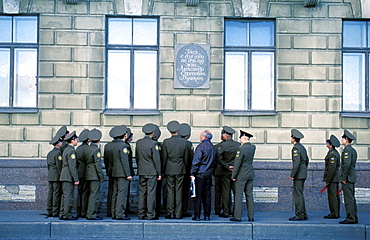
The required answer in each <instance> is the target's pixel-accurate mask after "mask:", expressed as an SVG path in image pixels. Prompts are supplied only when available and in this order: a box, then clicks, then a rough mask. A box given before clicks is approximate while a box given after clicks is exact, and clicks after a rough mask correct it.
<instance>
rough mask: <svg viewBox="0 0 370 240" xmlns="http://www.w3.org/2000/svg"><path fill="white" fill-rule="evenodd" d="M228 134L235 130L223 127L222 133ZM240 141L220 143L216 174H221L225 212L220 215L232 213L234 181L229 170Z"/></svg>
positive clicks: (232, 164)
mask: <svg viewBox="0 0 370 240" xmlns="http://www.w3.org/2000/svg"><path fill="white" fill-rule="evenodd" d="M225 133H226V134H228V135H230V136H232V135H233V134H234V133H235V131H234V129H232V128H230V127H227V126H225V127H223V131H222V133H221V134H225ZM239 146H240V143H238V142H236V141H234V140H232V139H227V140H226V141H223V142H221V143H220V144H218V146H217V149H218V158H217V168H216V171H217V173H216V171H215V175H216V174H217V175H220V176H221V198H222V211H223V213H222V214H221V215H220V217H229V214H230V211H231V209H230V206H231V205H232V204H231V198H230V196H231V190H233V192H234V194H235V189H234V183H233V181H232V180H231V173H232V172H231V171H230V170H229V167H230V166H234V159H235V155H236V152H237V151H238V150H239Z"/></svg>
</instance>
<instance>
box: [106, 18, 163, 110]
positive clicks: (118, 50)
mask: <svg viewBox="0 0 370 240" xmlns="http://www.w3.org/2000/svg"><path fill="white" fill-rule="evenodd" d="M107 29H108V31H107V38H106V39H107V40H106V50H107V76H106V79H107V84H106V111H105V112H106V113H108V114H109V113H113V114H118V113H123V114H125V113H124V112H126V114H127V113H130V114H131V113H132V112H136V113H137V112H146V114H150V113H153V114H158V112H157V109H158V103H157V102H158V100H157V99H158V97H157V88H158V87H157V85H158V84H157V82H158V81H157V79H158V19H157V18H117V17H109V18H107Z"/></svg>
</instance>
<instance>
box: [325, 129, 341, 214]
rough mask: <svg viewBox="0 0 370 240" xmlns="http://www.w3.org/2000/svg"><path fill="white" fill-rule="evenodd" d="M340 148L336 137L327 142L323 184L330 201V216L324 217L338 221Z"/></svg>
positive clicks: (331, 137) (332, 136)
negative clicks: (337, 148) (338, 149)
mask: <svg viewBox="0 0 370 240" xmlns="http://www.w3.org/2000/svg"><path fill="white" fill-rule="evenodd" d="M339 146H340V142H339V140H338V138H336V137H335V136H334V135H331V136H330V139H328V140H326V147H327V148H328V149H329V151H328V153H327V154H326V156H325V171H324V178H323V182H325V184H326V187H327V192H328V201H329V209H330V214H328V215H327V216H324V218H326V219H337V218H339V214H340V211H339V206H340V197H339V194H338V195H337V194H336V193H337V192H338V190H339V166H340V156H339V153H338V151H337V150H336V149H335V148H336V147H339Z"/></svg>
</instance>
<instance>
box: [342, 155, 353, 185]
mask: <svg viewBox="0 0 370 240" xmlns="http://www.w3.org/2000/svg"><path fill="white" fill-rule="evenodd" d="M351 157H352V155H351V154H350V153H349V152H348V151H346V149H344V150H343V152H342V167H341V172H340V180H341V181H347V180H348V174H349V169H350V167H351V162H352V159H351Z"/></svg>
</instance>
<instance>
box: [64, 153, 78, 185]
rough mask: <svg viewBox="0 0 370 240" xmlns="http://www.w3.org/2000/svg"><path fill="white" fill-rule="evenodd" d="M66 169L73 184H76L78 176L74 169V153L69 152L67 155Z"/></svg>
mask: <svg viewBox="0 0 370 240" xmlns="http://www.w3.org/2000/svg"><path fill="white" fill-rule="evenodd" d="M67 157H68V159H67V160H68V167H69V171H70V173H71V176H72V178H73V181H74V182H78V181H79V179H78V174H77V168H76V152H75V151H71V152H70V154H68V156H67Z"/></svg>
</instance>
